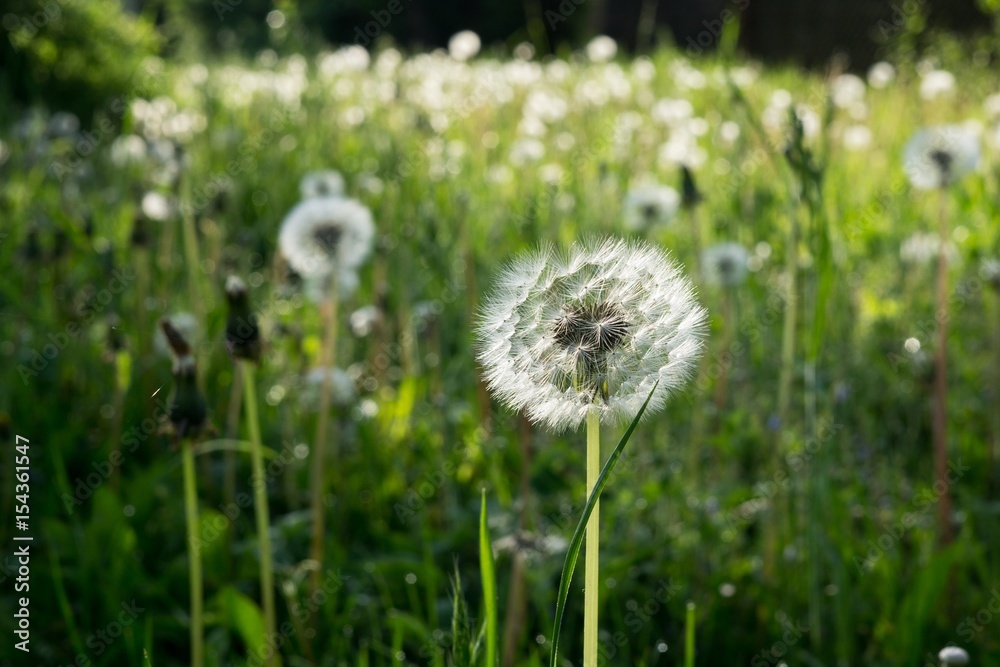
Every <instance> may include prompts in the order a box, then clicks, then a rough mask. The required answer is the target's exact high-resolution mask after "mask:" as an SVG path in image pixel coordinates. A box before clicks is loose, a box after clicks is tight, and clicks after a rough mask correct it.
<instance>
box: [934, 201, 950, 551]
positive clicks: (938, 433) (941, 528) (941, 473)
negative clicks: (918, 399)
mask: <svg viewBox="0 0 1000 667" xmlns="http://www.w3.org/2000/svg"><path fill="white" fill-rule="evenodd" d="M939 194H940V205H941V207H940V217H939V220H938V222H939V226H938V234H939V241H940V248H939V249H938V271H937V303H936V309H935V316H936V319H937V342H936V349H935V351H934V409H933V429H934V478H935V480H941V481H944V482H945V483H947V479H948V349H947V346H948V253H947V250H948V232H949V229H948V199H947V191H946V190H945V188H941V190H940V193H939ZM938 542H939V544H941V546H945V545H947V544H948V543H950V542H951V491H950V489H948V488H947V485H946V486H945V492H944V493H943V494H941V499H940V500H939V501H938Z"/></svg>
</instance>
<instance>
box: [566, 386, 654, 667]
mask: <svg viewBox="0 0 1000 667" xmlns="http://www.w3.org/2000/svg"><path fill="white" fill-rule="evenodd" d="M658 384H659V382H657V383H656V384H654V385H653V388H652V389H650V391H649V396H647V397H646V401H645V402H644V403H643V404H642V407H641V408H639V413H638V414H637V415H636V416H635V419H633V420H632V423H631V424H629V427H628V429H627V430H626V431H625V434H624V435H622V439H621V440H619V441H618V445H617V446H616V447H615V451H613V452H611V456H609V457H608V462H607V463H605V464H604V469H603V470H601V474H600V475H599V476H598V478H597V483H596V484H594V490H593V491H592V492H591V494H590V498H588V499H587V506H586V507H584V508H583V514H582V515H581V516H580V522H579V523H578V524H576V530H575V531H573V538H572V539H571V540H570V542H569V548H567V549H566V560H565V561H563V568H562V574H561V575H560V576H559V593H558V595H557V597H556V618H555V622H554V623H553V626H552V659H551V660H550V661H549V664H550V665H551V667H556V665H557V661H558V657H559V633H560V631H561V630H562V621H563V616H564V615H565V614H566V600H567V598H569V585H570V582H572V580H573V570H575V569H576V561H577V559H578V558H579V556H580V547H581V546H582V545H583V534H584V533H585V532H586V530H587V521H589V520H590V515H591V514H592V513H593V511H594V505H596V504H597V501H598V499H599V498H600V497H601V492H603V491H604V487H605V486H607V484H608V480H609V479H610V478H611V471H612V470H613V469H614V467H615V464H616V463H618V459H619V457H621V455H622V452H623V451H624V450H625V445H627V444H628V441H629V439H630V438H631V437H632V433H633V432H634V431H635V428H636V426H638V425H639V420H640V419H642V415H643V413H644V412H646V406H648V405H649V399H651V398H653V392H654V391H656V386H657V385H658Z"/></svg>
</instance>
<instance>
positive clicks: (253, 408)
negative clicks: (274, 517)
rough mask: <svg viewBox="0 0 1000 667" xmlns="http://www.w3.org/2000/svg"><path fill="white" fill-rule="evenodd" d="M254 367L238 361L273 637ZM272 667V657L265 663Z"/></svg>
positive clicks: (262, 583)
mask: <svg viewBox="0 0 1000 667" xmlns="http://www.w3.org/2000/svg"><path fill="white" fill-rule="evenodd" d="M254 366H255V364H254V362H253V361H251V360H249V359H241V360H240V363H239V367H240V369H241V371H242V375H243V389H244V392H245V396H246V398H245V401H244V402H245V403H246V417H247V430H248V431H249V432H250V448H251V449H250V460H251V464H252V466H253V495H254V508H255V510H256V512H255V513H256V516H257V544H258V547H259V549H260V594H261V601H262V603H263V605H264V629H265V630H266V631H267V637H273V636H274V635H275V620H274V619H275V616H274V566H273V565H272V563H271V535H270V527H271V518H270V513H269V511H268V507H267V478H266V477H265V475H264V445H263V444H261V438H260V421H259V419H258V417H257V388H256V382H255V379H256V378H255V377H254V375H255V374H254V371H255V368H254ZM267 664H268V665H272V664H274V654H273V653H272V654H271V656H270V657H269V658H268V660H267Z"/></svg>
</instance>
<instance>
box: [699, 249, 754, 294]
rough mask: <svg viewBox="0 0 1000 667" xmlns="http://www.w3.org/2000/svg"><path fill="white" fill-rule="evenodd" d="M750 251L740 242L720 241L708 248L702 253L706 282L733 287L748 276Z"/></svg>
mask: <svg viewBox="0 0 1000 667" xmlns="http://www.w3.org/2000/svg"><path fill="white" fill-rule="evenodd" d="M749 260H750V253H749V252H747V249H746V248H744V247H743V246H741V245H740V244H739V243H720V244H718V245H714V246H711V247H709V248H706V249H705V250H704V252H702V254H701V265H702V271H703V273H704V274H705V276H704V277H705V282H707V283H708V284H710V285H723V286H726V287H732V286H734V285H739V284H741V283H742V282H743V281H744V280H746V277H747V268H748V262H749Z"/></svg>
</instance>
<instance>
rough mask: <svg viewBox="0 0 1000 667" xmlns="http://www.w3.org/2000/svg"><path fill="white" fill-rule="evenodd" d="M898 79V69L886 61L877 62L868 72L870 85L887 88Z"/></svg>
mask: <svg viewBox="0 0 1000 667" xmlns="http://www.w3.org/2000/svg"><path fill="white" fill-rule="evenodd" d="M895 78H896V68H895V67H893V66H892V65H890V64H889V63H887V62H885V61H881V62H877V63H875V64H874V65H872V66H871V68H869V70H868V85H869V86H871V87H872V88H885V87H886V86H888V85H889V84H890V83H892V81H893V79H895Z"/></svg>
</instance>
